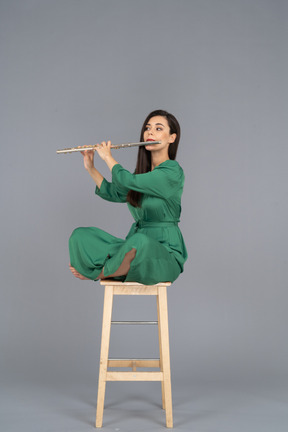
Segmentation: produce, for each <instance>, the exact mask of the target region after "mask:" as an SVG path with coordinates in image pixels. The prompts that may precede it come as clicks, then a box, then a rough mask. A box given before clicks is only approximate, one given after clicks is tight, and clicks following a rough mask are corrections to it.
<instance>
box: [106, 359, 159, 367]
mask: <svg viewBox="0 0 288 432" xmlns="http://www.w3.org/2000/svg"><path fill="white" fill-rule="evenodd" d="M107 366H108V367H137V368H146V367H148V368H149V367H151V368H160V359H108V365H107Z"/></svg>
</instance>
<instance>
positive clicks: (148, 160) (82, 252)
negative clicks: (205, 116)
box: [69, 110, 187, 285]
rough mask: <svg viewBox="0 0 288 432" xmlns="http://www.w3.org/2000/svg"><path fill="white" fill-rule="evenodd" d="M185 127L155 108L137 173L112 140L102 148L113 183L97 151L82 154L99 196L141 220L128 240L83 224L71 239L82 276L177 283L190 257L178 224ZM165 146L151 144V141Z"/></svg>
mask: <svg viewBox="0 0 288 432" xmlns="http://www.w3.org/2000/svg"><path fill="white" fill-rule="evenodd" d="M179 140H180V126H179V123H178V121H177V120H176V118H175V117H174V116H173V115H172V114H170V113H168V112H166V111H163V110H157V111H153V112H151V113H150V114H149V115H148V116H147V118H146V120H145V122H144V124H143V127H142V130H141V135H140V141H144V142H147V145H146V146H143V147H139V150H138V159H137V165H136V170H135V173H134V174H131V173H130V172H129V171H127V170H126V169H124V168H123V167H122V166H121V165H120V164H119V163H118V162H117V161H116V160H115V159H114V158H113V156H112V154H111V149H110V147H111V142H110V141H108V142H102V143H101V146H99V147H97V148H96V152H97V153H98V155H99V156H100V158H101V159H103V161H104V162H106V164H107V166H108V168H109V169H110V171H111V173H112V181H111V182H108V181H107V180H106V179H105V178H104V177H103V176H102V175H101V174H100V172H99V171H98V170H97V169H96V168H95V166H94V151H91V150H87V151H83V152H81V153H82V154H83V157H84V166H85V168H86V170H87V171H88V173H89V174H90V176H91V177H92V179H93V180H94V181H95V183H96V190H95V193H96V195H98V196H100V197H101V198H103V199H105V200H107V201H112V202H117V203H125V202H126V203H127V204H128V208H129V210H130V212H131V214H132V216H133V218H134V220H135V222H134V223H133V224H132V227H131V229H130V231H129V233H128V235H127V236H126V238H125V240H124V239H121V238H117V237H114V236H113V235H111V234H108V233H107V232H105V231H103V230H101V229H99V228H95V227H87V228H77V229H75V230H74V231H73V233H72V235H71V237H70V240H69V251H70V270H71V271H72V273H73V275H74V276H76V277H77V278H79V279H83V280H84V279H90V280H98V279H105V278H114V279H116V280H122V281H124V280H125V281H133V282H139V283H142V284H145V285H153V284H156V283H158V282H173V281H174V280H175V279H176V278H177V277H178V276H179V274H180V273H181V272H182V271H183V265H184V262H185V261H186V259H187V251H186V247H185V243H184V240H183V237H182V234H181V231H180V229H179V227H178V222H179V218H180V213H181V195H182V192H183V185H184V173H183V170H182V168H181V167H180V165H179V164H178V162H176V160H175V158H176V153H177V148H178V144H179ZM152 141H161V144H157V145H151V144H150V145H149V142H152Z"/></svg>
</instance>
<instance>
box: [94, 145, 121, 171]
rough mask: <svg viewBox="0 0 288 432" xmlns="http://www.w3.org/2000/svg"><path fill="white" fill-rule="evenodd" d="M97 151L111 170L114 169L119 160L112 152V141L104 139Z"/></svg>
mask: <svg viewBox="0 0 288 432" xmlns="http://www.w3.org/2000/svg"><path fill="white" fill-rule="evenodd" d="M96 151H97V153H98V154H99V156H100V158H101V159H103V160H104V162H106V164H107V166H108V168H109V169H110V171H112V168H113V166H114V165H116V164H117V163H118V162H116V160H115V159H114V158H113V156H112V154H111V141H107V142H106V141H102V142H101V145H100V146H99V147H96Z"/></svg>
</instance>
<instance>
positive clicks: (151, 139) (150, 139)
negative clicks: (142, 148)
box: [146, 139, 155, 142]
mask: <svg viewBox="0 0 288 432" xmlns="http://www.w3.org/2000/svg"><path fill="white" fill-rule="evenodd" d="M148 141H155V140H153V139H148V140H146V142H148Z"/></svg>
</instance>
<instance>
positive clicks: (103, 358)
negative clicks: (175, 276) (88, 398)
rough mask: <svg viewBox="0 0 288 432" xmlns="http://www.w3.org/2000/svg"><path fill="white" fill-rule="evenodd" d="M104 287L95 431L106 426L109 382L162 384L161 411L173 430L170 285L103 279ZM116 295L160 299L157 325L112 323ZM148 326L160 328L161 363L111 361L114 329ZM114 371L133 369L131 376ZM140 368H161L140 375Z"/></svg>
mask: <svg viewBox="0 0 288 432" xmlns="http://www.w3.org/2000/svg"><path fill="white" fill-rule="evenodd" d="M100 284H101V285H105V293H104V305H103V323H102V337H101V351H100V367H99V380H98V397H97V411H96V428H101V427H102V424H103V411H104V399H105V389H106V382H107V381H160V382H161V387H162V407H163V409H164V410H165V411H166V426H167V427H168V428H172V427H173V415H172V391H171V372H170V349H169V330H168V310H167V286H170V285H171V282H160V283H158V284H155V285H143V284H140V283H137V282H119V281H115V280H112V279H103V280H101V281H100ZM114 295H155V296H156V298H157V315H158V321H112V307H113V296H114ZM113 324H124V325H127V324H128V325H135V324H136V325H139V324H141V325H145V324H149V325H150V324H158V334H159V353H160V358H159V359H110V358H108V355H109V343H110V333H111V325H113ZM110 367H113V368H115V367H116V368H130V367H131V368H132V371H131V372H126V371H125V372H124V371H109V370H108V369H109V368H110ZM137 368H159V371H153V372H139V371H137Z"/></svg>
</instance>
